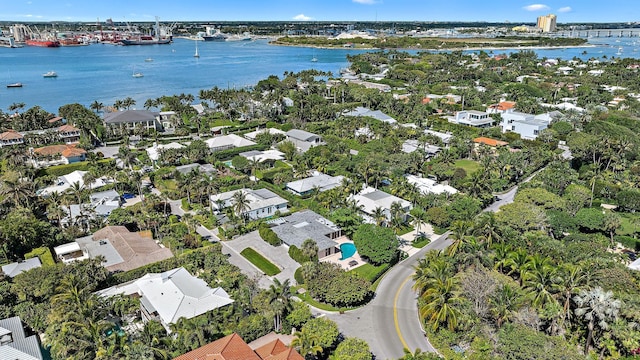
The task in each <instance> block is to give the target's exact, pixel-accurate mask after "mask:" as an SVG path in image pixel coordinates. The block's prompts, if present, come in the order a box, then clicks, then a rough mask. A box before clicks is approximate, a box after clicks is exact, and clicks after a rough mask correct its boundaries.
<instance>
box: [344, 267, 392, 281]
mask: <svg viewBox="0 0 640 360" xmlns="http://www.w3.org/2000/svg"><path fill="white" fill-rule="evenodd" d="M388 268H389V265H388V264H384V265H378V266H374V265H371V264H364V265H362V266H358V267H357V268H355V269H353V270H349V271H351V272H354V273H356V274H358V275H360V276H362V277H363V278H365V279H368V280H369V281H372V282H373V281H374V280H376V279H377V278H378V277H379V276H380V274H381V273H383V272H385V271H386V270H387V269H388Z"/></svg>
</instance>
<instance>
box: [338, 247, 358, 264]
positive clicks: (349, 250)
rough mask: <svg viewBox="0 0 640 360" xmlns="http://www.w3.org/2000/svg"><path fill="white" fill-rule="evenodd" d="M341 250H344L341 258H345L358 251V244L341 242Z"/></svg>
mask: <svg viewBox="0 0 640 360" xmlns="http://www.w3.org/2000/svg"><path fill="white" fill-rule="evenodd" d="M340 251H341V252H342V257H341V258H340V260H345V259H348V258H350V257H352V256H353V254H355V253H356V246H355V245H353V243H344V244H340Z"/></svg>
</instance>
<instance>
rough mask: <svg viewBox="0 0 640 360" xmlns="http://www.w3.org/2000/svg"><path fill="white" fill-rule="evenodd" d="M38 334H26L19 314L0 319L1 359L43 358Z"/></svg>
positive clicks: (31, 359)
mask: <svg viewBox="0 0 640 360" xmlns="http://www.w3.org/2000/svg"><path fill="white" fill-rule="evenodd" d="M41 348H42V345H41V344H40V341H39V338H38V335H31V336H26V334H25V331H24V325H22V320H21V319H20V317H19V316H14V317H10V318H6V319H0V359H7V360H14V359H15V360H43V359H44V357H43V356H42V351H41V350H40V349H41Z"/></svg>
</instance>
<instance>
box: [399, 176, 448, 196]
mask: <svg viewBox="0 0 640 360" xmlns="http://www.w3.org/2000/svg"><path fill="white" fill-rule="evenodd" d="M406 178H407V182H408V183H409V184H411V185H413V186H415V188H416V189H417V190H418V191H419V192H420V193H421V194H422V195H428V194H435V195H440V194H445V193H446V194H448V195H453V194H456V193H457V192H458V190H457V189H455V188H454V187H452V186H449V185H445V184H438V182H437V181H435V180H433V179H428V178H423V177H420V176H415V175H407V176H406Z"/></svg>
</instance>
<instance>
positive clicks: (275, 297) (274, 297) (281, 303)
mask: <svg viewBox="0 0 640 360" xmlns="http://www.w3.org/2000/svg"><path fill="white" fill-rule="evenodd" d="M267 298H268V299H269V305H271V308H272V309H273V312H274V319H273V325H274V326H273V328H274V330H275V331H280V329H281V327H282V320H281V318H282V316H284V315H285V314H286V313H287V312H289V311H290V310H291V309H292V304H291V299H290V298H291V287H290V286H289V279H286V280H285V281H284V282H282V283H280V280H278V279H274V280H273V284H272V285H271V286H269V289H268V290H267Z"/></svg>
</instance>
